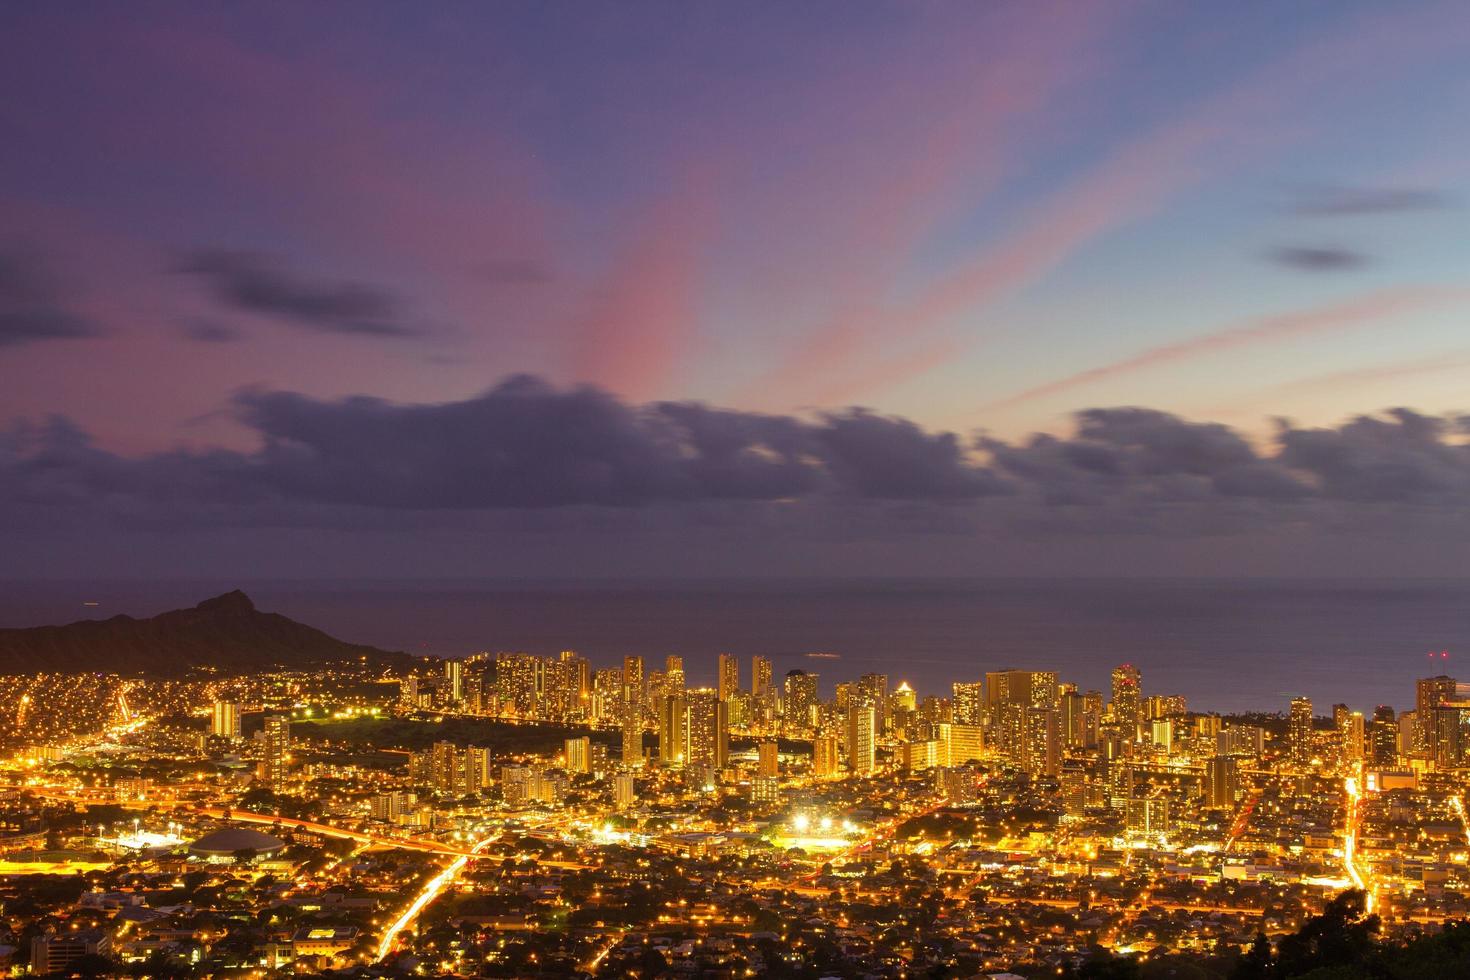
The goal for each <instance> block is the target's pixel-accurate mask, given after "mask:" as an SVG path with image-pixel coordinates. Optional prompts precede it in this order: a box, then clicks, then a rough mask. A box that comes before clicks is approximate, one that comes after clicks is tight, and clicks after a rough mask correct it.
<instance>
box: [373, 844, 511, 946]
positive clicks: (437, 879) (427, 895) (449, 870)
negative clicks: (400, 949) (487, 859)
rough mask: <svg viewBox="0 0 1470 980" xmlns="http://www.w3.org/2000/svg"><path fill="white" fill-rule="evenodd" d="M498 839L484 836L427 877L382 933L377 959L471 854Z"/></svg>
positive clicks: (454, 875) (453, 877)
mask: <svg viewBox="0 0 1470 980" xmlns="http://www.w3.org/2000/svg"><path fill="white" fill-rule="evenodd" d="M499 839H500V835H499V834H492V835H491V836H489V837H486V838H485V839H483V840H481V841H479V842H478V843H476V844H475V846H474V847H472V848H470V850H469V852H468V853H466V854H461V855H460V856H459V857H457V858H455V859H454V860H453V861H450V862H449V864H448V866H446V867H445V869H444V870H443V871H441V872H439V873H438V874H437V875H435V876H434V877H433V878H431V879H429V883H428V884H427V885H425V886H424V890H423V891H421V892H419V894H418V897H417V898H415V899H414V900H413V902H411V903H410V904H409V906H408V908H406V909H404V910H403V914H402V915H400V916H399V917H398V918H397V920H396V921H394V923H393V924H392V925H391V926H389V927H388V931H387V932H385V933H383V938H382V939H381V940H379V942H378V959H380V960H381V959H382V958H383V957H385V956H387V955H388V954H389V953H391V952H392V951H393V945H394V943H396V942H397V941H398V935H399V933H401V932H403V930H405V929H407V928H408V927H409V926H411V925H413V923H414V920H416V919H417V918H418V917H419V913H420V912H422V911H423V910H424V909H426V908H428V906H429V903H430V902H432V901H434V899H436V898H438V897H439V893H440V892H442V891H443V890H444V889H445V888H447V887H449V884H450V883H451V882H452V881H454V879H456V878H458V877H459V873H460V872H461V871H463V870H464V868H465V865H467V864H469V863H470V856H471V855H473V854H475V853H477V852H478V851H479V850H480V849H481V848H483V847H486V846H487V845H489V844H491V843H493V842H494V841H497V840H499Z"/></svg>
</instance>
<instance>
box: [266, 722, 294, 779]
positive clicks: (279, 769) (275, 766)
mask: <svg viewBox="0 0 1470 980" xmlns="http://www.w3.org/2000/svg"><path fill="white" fill-rule="evenodd" d="M290 761H291V719H290V717H289V716H287V715H266V716H265V728H264V729H263V730H262V732H261V758H260V775H261V778H262V779H263V780H264V782H265V785H266V788H267V789H269V790H271V792H280V790H281V789H282V788H283V787H284V786H285V785H286V770H287V766H288V765H289V763H290Z"/></svg>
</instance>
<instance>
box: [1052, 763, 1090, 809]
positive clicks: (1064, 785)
mask: <svg viewBox="0 0 1470 980" xmlns="http://www.w3.org/2000/svg"><path fill="white" fill-rule="evenodd" d="M1057 783H1058V786H1059V787H1060V790H1061V797H1062V812H1063V813H1064V814H1066V815H1067V816H1068V817H1072V818H1077V817H1081V816H1083V815H1084V814H1085V813H1086V812H1087V772H1086V770H1084V769H1082V768H1081V767H1080V766H1065V767H1063V769H1062V771H1061V773H1060V774H1059V775H1058V777H1057Z"/></svg>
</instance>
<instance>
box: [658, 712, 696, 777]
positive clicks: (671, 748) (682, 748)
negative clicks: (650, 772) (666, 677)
mask: <svg viewBox="0 0 1470 980" xmlns="http://www.w3.org/2000/svg"><path fill="white" fill-rule="evenodd" d="M688 755H689V712H688V709H687V708H686V706H685V704H684V698H683V697H679V696H675V695H665V696H664V697H663V698H662V700H661V701H660V703H659V706H658V761H659V763H660V764H661V765H665V766H682V765H683V764H684V761H685V759H686V758H688Z"/></svg>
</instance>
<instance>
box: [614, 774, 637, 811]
mask: <svg viewBox="0 0 1470 980" xmlns="http://www.w3.org/2000/svg"><path fill="white" fill-rule="evenodd" d="M637 802H638V794H637V791H636V784H635V783H634V782H633V774H632V773H631V772H620V773H617V774H616V775H615V776H613V805H614V806H616V807H617V808H618V809H619V810H627V809H629V808H630V807H632V806H633V804H634V803H637Z"/></svg>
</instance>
